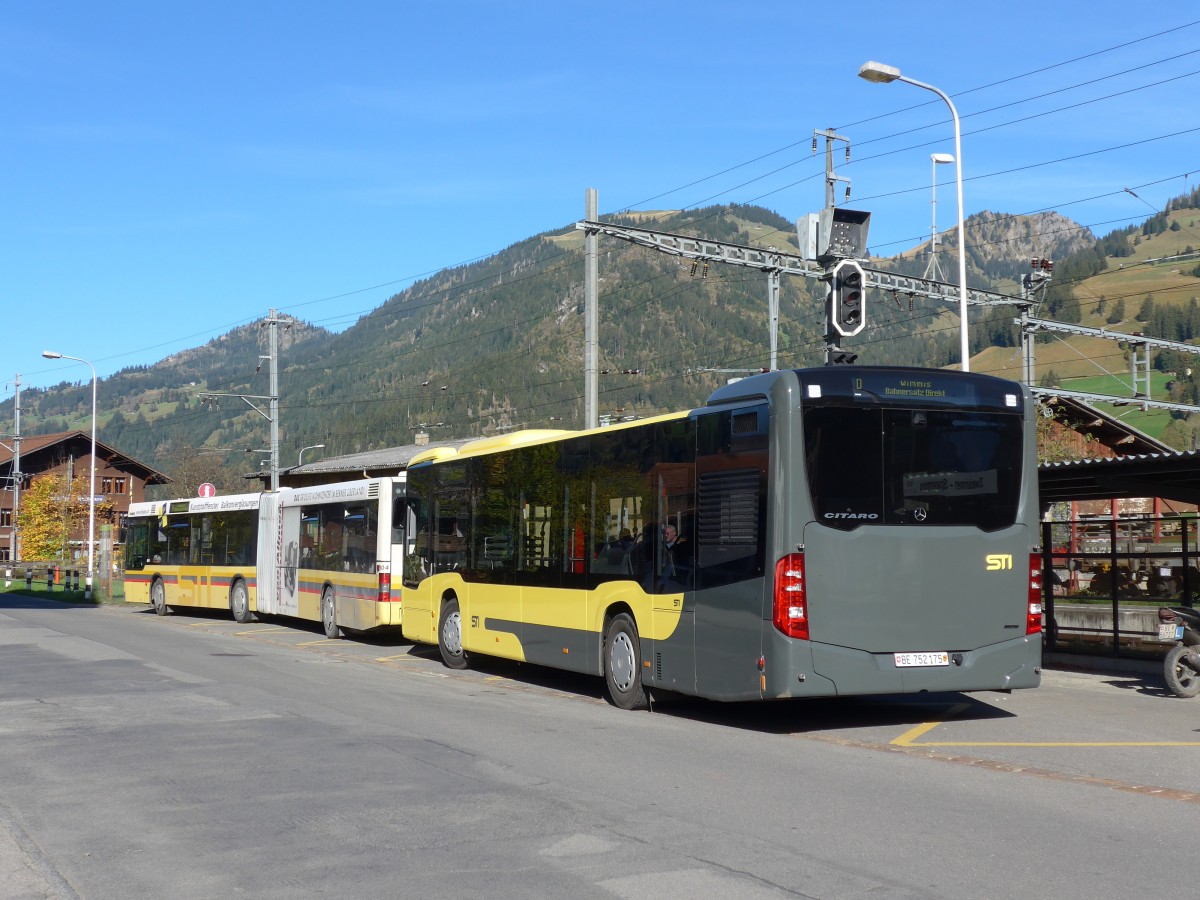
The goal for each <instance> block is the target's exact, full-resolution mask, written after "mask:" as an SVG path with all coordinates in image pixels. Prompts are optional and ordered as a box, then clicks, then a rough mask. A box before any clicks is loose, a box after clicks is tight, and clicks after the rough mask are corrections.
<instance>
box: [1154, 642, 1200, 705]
mask: <svg viewBox="0 0 1200 900" xmlns="http://www.w3.org/2000/svg"><path fill="white" fill-rule="evenodd" d="M1187 652H1188V648H1187V647H1185V646H1183V644H1176V645H1175V646H1174V647H1172V648H1171V649H1170V650H1169V651H1167V658H1166V659H1164V660H1163V677H1164V678H1166V680H1167V689H1168V690H1170V692H1171V693H1172V694H1174V695H1175V696H1176V697H1195V696H1196V695H1197V694H1200V674H1198V673H1196V672H1193V671H1192V670H1191V668H1189V667H1188V666H1186V665H1184V664H1183V662H1182V659H1183V656H1184V654H1186V653H1187Z"/></svg>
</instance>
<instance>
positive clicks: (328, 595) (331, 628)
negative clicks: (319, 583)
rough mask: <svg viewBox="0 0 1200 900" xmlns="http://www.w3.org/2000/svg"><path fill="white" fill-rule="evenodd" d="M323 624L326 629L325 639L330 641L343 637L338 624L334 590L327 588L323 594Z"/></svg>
mask: <svg viewBox="0 0 1200 900" xmlns="http://www.w3.org/2000/svg"><path fill="white" fill-rule="evenodd" d="M321 624H322V625H323V626H324V627H325V637H327V638H329V639H330V640H333V639H335V638H340V637H341V636H342V630H341V629H340V628H338V624H337V601H336V600H335V599H334V596H333V588H325V590H324V592H322V594H321Z"/></svg>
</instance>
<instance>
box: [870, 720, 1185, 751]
mask: <svg viewBox="0 0 1200 900" xmlns="http://www.w3.org/2000/svg"><path fill="white" fill-rule="evenodd" d="M933 724H935V725H938V724H940V723H938V722H935V723H933ZM892 743H893V744H896V743H899V742H898V741H892ZM901 746H904V747H1200V741H922V742H920V743H907V744H901Z"/></svg>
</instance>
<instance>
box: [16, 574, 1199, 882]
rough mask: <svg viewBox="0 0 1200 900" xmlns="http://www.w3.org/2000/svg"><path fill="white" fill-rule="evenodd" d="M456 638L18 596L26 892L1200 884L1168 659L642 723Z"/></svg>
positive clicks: (584, 682) (1193, 779) (1193, 764)
mask: <svg viewBox="0 0 1200 900" xmlns="http://www.w3.org/2000/svg"><path fill="white" fill-rule="evenodd" d="M436 656H437V654H436V648H424V647H413V646H412V645H410V644H408V643H406V642H404V641H403V640H401V639H399V638H398V637H393V638H377V639H373V640H342V641H327V640H325V639H324V638H323V637H322V636H321V635H320V634H319V633H318V632H317V630H316V629H315V627H314V628H305V627H295V626H292V625H289V624H286V623H277V622H265V623H255V624H251V625H237V624H235V623H234V622H232V621H229V620H228V619H227V618H225V617H220V616H212V617H201V616H185V615H175V616H171V617H168V618H165V619H160V618H157V617H155V616H153V615H151V614H149V613H148V612H146V611H145V610H144V609H142V608H139V607H127V608H100V609H95V608H85V607H69V606H64V605H59V604H55V603H48V602H45V601H38V600H26V599H23V598H20V597H14V596H11V595H9V596H4V597H2V598H0V896H3V897H9V898H27V897H68V898H73V897H83V898H110V897H111V898H117V897H120V898H128V897H171V898H193V897H194V898H209V897H229V896H252V897H267V898H270V897H289V898H291V897H300V896H319V895H331V896H334V895H336V896H338V897H359V896H362V897H366V896H371V897H414V898H470V897H485V896H486V897H488V898H508V897H512V898H518V897H520V898H528V897H566V896H569V897H571V898H572V900H584V898H591V897H597V898H600V897H604V898H614V897H616V898H651V897H653V898H657V900H661V898H671V897H686V898H689V900H691V898H708V897H713V898H717V897H720V898H723V900H724V898H730V897H736V898H771V897H806V898H808V897H814V898H815V897H819V898H855V897H871V898H877V897H888V898H917V897H922V898H924V897H945V898H971V897H988V898H1010V897H1012V898H1018V897H1019V898H1027V897H1055V898H1075V897H1078V898H1088V900H1093V898H1096V897H1112V896H1123V895H1126V894H1137V895H1140V896H1167V895H1169V894H1177V893H1180V892H1181V891H1184V890H1187V891H1189V892H1190V884H1191V881H1192V875H1191V873H1190V872H1188V871H1187V870H1186V860H1187V859H1190V858H1192V857H1193V856H1194V854H1195V850H1196V841H1197V838H1196V835H1197V834H1198V833H1200V827H1198V826H1200V778H1198V777H1197V761H1198V759H1200V698H1198V699H1197V700H1193V701H1189V700H1178V699H1175V698H1170V697H1168V696H1166V694H1165V692H1164V691H1163V690H1162V688H1161V685H1160V683H1159V679H1158V678H1157V677H1156V676H1153V675H1146V676H1140V675H1128V674H1125V675H1121V674H1114V675H1090V674H1081V673H1071V672H1059V671H1050V672H1047V673H1046V675H1045V679H1044V684H1043V687H1042V688H1040V689H1038V690H1036V691H1025V692H1018V693H1015V694H1011V695H1005V694H991V693H988V694H977V695H961V694H953V695H941V696H929V697H923V698H865V699H848V700H836V701H835V700H829V701H817V702H804V703H774V704H751V705H733V706H730V705H722V704H715V703H708V702H702V701H697V700H690V699H683V698H674V699H668V700H666V701H664V702H661V703H659V704H658V706H657V707H656V710H655V712H653V713H628V712H622V711H620V710H617V709H614V708H612V707H611V706H609V705H608V704H606V703H605V702H604V700H603V699H602V686H601V684H600V683H599V682H598V681H596V680H593V679H587V678H580V677H577V676H572V675H566V674H563V673H557V672H548V671H545V670H539V669H536V668H533V667H528V666H519V665H515V664H509V663H500V662H494V663H489V664H482V663H477V665H476V667H475V668H473V669H472V670H471V671H467V672H450V671H448V670H446V669H444V668H443V667H442V665H441V663H440V661H439V660H438V659H437V658H436ZM1193 791H1196V792H1197V793H1193Z"/></svg>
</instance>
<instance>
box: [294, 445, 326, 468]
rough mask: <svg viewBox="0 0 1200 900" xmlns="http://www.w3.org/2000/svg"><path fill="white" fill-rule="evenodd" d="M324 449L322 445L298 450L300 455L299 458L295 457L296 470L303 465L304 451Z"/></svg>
mask: <svg viewBox="0 0 1200 900" xmlns="http://www.w3.org/2000/svg"><path fill="white" fill-rule="evenodd" d="M324 449H325V445H324V444H312V445H311V446H309V447H301V448H300V455H299V457H297V459H296V468H297V469H298V468H300V467H301V466H302V465H304V451H305V450H324Z"/></svg>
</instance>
